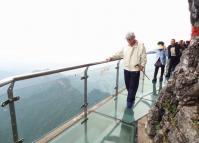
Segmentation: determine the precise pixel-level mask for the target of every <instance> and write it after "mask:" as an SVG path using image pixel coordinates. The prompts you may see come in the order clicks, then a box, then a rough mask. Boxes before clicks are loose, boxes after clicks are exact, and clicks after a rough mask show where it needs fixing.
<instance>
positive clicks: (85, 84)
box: [81, 67, 89, 124]
mask: <svg viewBox="0 0 199 143" xmlns="http://www.w3.org/2000/svg"><path fill="white" fill-rule="evenodd" d="M88 68H89V67H86V69H85V71H84V76H83V77H82V78H81V79H82V80H84V104H83V105H82V106H81V108H84V121H82V124H83V123H84V122H85V121H87V120H88V118H87V111H88V91H87V88H88V87H87V86H88V82H87V78H88V74H87V73H88Z"/></svg>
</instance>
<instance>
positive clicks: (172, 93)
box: [147, 0, 199, 143]
mask: <svg viewBox="0 0 199 143" xmlns="http://www.w3.org/2000/svg"><path fill="white" fill-rule="evenodd" d="M188 2H189V9H190V13H191V14H190V18H191V23H192V26H193V28H192V42H191V45H190V46H189V48H188V49H186V50H185V51H184V52H183V55H182V57H181V59H180V63H179V64H178V66H177V67H176V69H175V71H174V72H173V75H172V77H171V78H170V79H169V81H168V83H167V85H166V86H165V87H164V88H163V89H162V90H161V92H160V96H159V99H158V100H157V102H156V103H155V105H154V107H153V108H152V109H151V110H150V112H149V115H148V119H147V120H148V121H147V122H148V123H147V134H148V135H149V136H150V137H151V138H152V140H153V141H154V142H155V143H162V142H171V143H199V82H198V80H199V46H198V45H199V44H198V41H199V40H198V39H199V38H198V37H199V0H188Z"/></svg>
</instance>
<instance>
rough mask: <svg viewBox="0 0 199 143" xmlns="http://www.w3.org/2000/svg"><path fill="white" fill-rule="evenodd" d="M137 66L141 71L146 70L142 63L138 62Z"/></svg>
mask: <svg viewBox="0 0 199 143" xmlns="http://www.w3.org/2000/svg"><path fill="white" fill-rule="evenodd" d="M135 67H137V68H139V71H144V66H142V65H139V64H137V65H135Z"/></svg>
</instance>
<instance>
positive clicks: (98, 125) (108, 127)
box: [49, 113, 135, 143]
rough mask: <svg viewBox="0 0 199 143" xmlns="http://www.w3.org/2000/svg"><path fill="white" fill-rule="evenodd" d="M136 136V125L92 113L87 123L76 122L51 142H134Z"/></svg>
mask: <svg viewBox="0 0 199 143" xmlns="http://www.w3.org/2000/svg"><path fill="white" fill-rule="evenodd" d="M134 136H135V127H134V126H132V125H128V124H125V123H122V122H120V121H117V120H114V119H112V118H107V117H105V116H101V115H99V114H97V113H91V114H90V115H89V116H88V120H87V123H84V124H81V121H80V122H78V123H76V124H75V125H73V126H71V127H70V128H68V129H67V130H66V131H64V132H63V133H62V134H60V135H59V136H57V137H56V138H55V139H53V140H51V141H50V142H49V143H134Z"/></svg>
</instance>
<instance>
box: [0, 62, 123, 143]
mask: <svg viewBox="0 0 199 143" xmlns="http://www.w3.org/2000/svg"><path fill="white" fill-rule="evenodd" d="M112 61H118V62H117V67H116V70H117V72H116V83H115V96H117V95H118V88H119V86H118V85H119V67H120V61H121V59H117V60H112ZM112 61H102V62H95V63H89V64H84V65H79V66H73V67H67V68H60V69H54V70H47V71H42V72H35V73H30V74H24V75H18V76H13V77H9V78H6V79H3V80H0V87H3V86H5V85H8V84H10V85H9V87H8V89H7V96H8V100H6V101H4V102H3V103H1V106H2V107H5V106H7V105H9V112H10V118H11V125H12V135H13V142H14V143H22V142H23V141H24V139H19V136H18V130H17V121H16V113H15V104H14V102H15V101H18V100H19V99H20V97H19V96H17V97H14V95H13V89H14V85H15V82H17V81H22V80H27V79H31V78H36V77H40V76H46V75H51V74H56V73H60V72H65V71H71V70H75V69H80V68H85V71H84V76H83V77H82V78H81V79H82V80H84V104H83V105H82V108H84V121H83V122H82V123H84V122H86V121H87V119H88V117H87V110H88V102H87V100H88V93H87V84H88V83H87V78H88V69H89V67H91V66H94V65H99V64H104V63H108V62H112Z"/></svg>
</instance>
